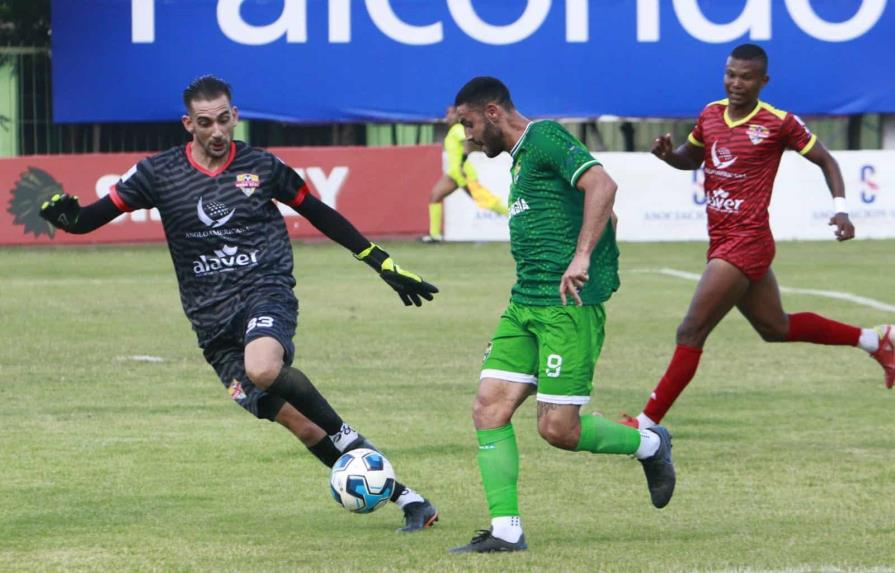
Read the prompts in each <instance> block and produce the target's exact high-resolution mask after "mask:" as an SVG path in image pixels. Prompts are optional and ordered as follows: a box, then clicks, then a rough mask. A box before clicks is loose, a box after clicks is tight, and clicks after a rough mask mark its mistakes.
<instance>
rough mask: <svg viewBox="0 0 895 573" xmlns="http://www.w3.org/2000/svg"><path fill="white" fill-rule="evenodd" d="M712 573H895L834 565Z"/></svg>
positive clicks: (888, 570)
mask: <svg viewBox="0 0 895 573" xmlns="http://www.w3.org/2000/svg"><path fill="white" fill-rule="evenodd" d="M711 573H895V569H893V568H892V567H869V568H864V567H836V566H834V565H817V566H814V565H812V566H808V565H801V566H798V567H792V568H786V569H751V568H735V569H719V570H713V571H712V572H711Z"/></svg>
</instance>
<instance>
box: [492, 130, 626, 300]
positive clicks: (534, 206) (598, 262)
mask: <svg viewBox="0 0 895 573" xmlns="http://www.w3.org/2000/svg"><path fill="white" fill-rule="evenodd" d="M510 154H511V155H512V156H513V167H512V169H511V175H512V179H513V182H512V185H511V186H510V197H509V204H510V251H511V252H512V254H513V259H515V261H516V284H515V285H514V286H513V290H512V296H511V297H510V300H512V301H513V302H515V303H518V304H523V305H531V306H551V305H559V304H562V302H561V301H560V298H559V283H560V280H561V279H562V275H563V273H564V272H565V271H566V269H567V268H568V266H569V263H570V262H572V257H573V256H574V255H575V248H576V246H577V244H578V234H579V233H580V231H581V223H582V216H583V214H584V193H582V192H581V191H579V190H578V189H577V188H576V187H575V185H576V184H577V182H578V178H579V177H581V175H582V174H583V173H584V172H585V171H587V170H588V169H589V168H590V167H592V166H594V165H600V162H599V161H597V160H596V159H594V158H593V157H592V156H591V154H590V152H589V151H588V150H587V148H586V147H584V145H582V143H581V142H580V141H578V140H577V139H575V138H574V137H573V136H572V134H570V133H569V132H568V131H566V130H565V128H563V127H562V126H561V125H559V124H558V123H556V122H555V121H534V122H532V123H530V124H528V127H527V128H525V132H524V133H523V134H522V137H521V138H519V141H518V142H516V145H515V146H514V147H513V150H512V151H511V152H510ZM589 275H590V280H589V281H587V283H585V285H584V287H583V288H582V289H581V291H580V293H579V294H580V296H581V301H582V302H583V303H584V304H599V303H602V302H603V301H605V300H607V299H608V298H609V297H610V296H611V295H612V293H613V292H615V291H616V290H617V289H618V285H619V279H618V246H617V245H616V243H615V232H614V231H613V229H612V225H611V224H608V223H607V225H606V229H605V230H604V231H603V234H602V236H601V237H600V240H599V242H598V243H597V246H596V247H595V248H594V250H593V253H592V254H591V257H590V270H589Z"/></svg>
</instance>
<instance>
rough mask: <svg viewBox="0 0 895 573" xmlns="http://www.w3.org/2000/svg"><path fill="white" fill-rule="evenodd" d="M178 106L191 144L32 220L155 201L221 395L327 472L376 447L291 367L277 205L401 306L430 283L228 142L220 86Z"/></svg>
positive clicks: (110, 214)
mask: <svg viewBox="0 0 895 573" xmlns="http://www.w3.org/2000/svg"><path fill="white" fill-rule="evenodd" d="M183 102H184V105H185V106H186V113H185V114H184V116H183V118H182V122H183V125H184V127H185V128H186V130H187V131H188V132H189V133H190V134H192V140H191V141H190V142H189V143H187V144H186V145H184V146H178V147H175V148H172V149H169V150H167V151H164V152H161V153H159V154H157V155H153V156H151V157H148V158H146V159H144V160H142V161H140V162H139V163H137V164H136V165H135V166H134V167H133V168H131V169H130V171H128V172H127V173H126V174H125V175H124V176H123V177H122V178H121V180H120V181H119V182H118V184H117V185H115V186H114V187H113V188H112V190H111V192H110V193H109V195H107V196H106V197H104V198H103V199H100V200H99V201H97V202H95V203H93V204H91V205H87V206H85V207H81V206H80V205H79V204H78V200H77V198H76V197H72V196H70V195H67V194H64V193H63V194H58V195H54V196H53V197H52V198H51V200H50V201H48V202H46V203H44V204H43V206H42V208H41V216H42V217H43V218H44V219H46V220H47V221H49V222H50V224H52V225H53V226H55V227H57V228H59V229H62V230H64V231H67V232H69V233H79V234H80V233H89V232H91V231H93V230H95V229H97V228H99V227H101V226H102V225H105V224H106V223H108V222H110V221H112V220H113V219H115V218H116V217H117V216H119V215H120V214H121V213H123V212H129V211H134V210H136V209H151V208H153V207H155V208H158V210H159V213H160V214H161V218H162V224H163V225H164V229H165V236H166V237H167V240H168V249H169V251H170V253H171V259H172V260H173V262H174V269H175V272H176V274H177V282H178V286H179V289H180V299H181V302H182V304H183V309H184V311H185V312H186V315H187V317H188V318H189V320H190V323H191V324H192V327H193V330H194V331H195V332H196V335H197V337H198V339H199V346H200V347H201V348H202V351H203V353H204V355H205V359H206V360H207V361H208V363H209V364H211V366H212V367H213V368H214V369H215V372H217V374H218V376H219V377H220V379H221V382H223V383H224V386H225V387H226V388H227V391H228V393H229V394H230V397H231V398H232V399H233V400H234V401H235V402H236V403H238V404H239V405H240V406H242V407H243V408H245V409H246V410H248V411H249V412H251V413H252V414H253V415H254V416H256V417H257V418H260V419H267V420H273V421H276V422H278V423H279V424H281V425H283V426H284V427H285V428H287V429H288V430H289V431H290V432H292V433H293V434H294V435H295V436H296V437H297V438H298V439H299V440H301V442H302V443H303V444H304V445H305V446H306V447H307V448H308V449H309V450H310V451H311V452H312V453H313V454H314V455H315V456H316V457H317V458H318V459H319V460H320V461H321V462H323V464H324V465H326V466H327V467H332V465H333V463H335V461H336V460H337V459H338V458H339V457H340V456H341V455H342V453H344V452H346V451H349V450H353V449H355V448H359V447H366V448H373V446H372V445H371V444H370V443H369V442H368V441H367V440H366V439H365V438H364V436H362V435H361V434H360V433H358V432H357V431H356V430H355V429H354V428H352V427H351V426H349V425H348V424H346V423H345V422H344V421H343V420H342V418H341V417H340V416H339V414H338V413H337V412H336V411H335V410H334V409H333V408H332V406H330V404H329V403H328V402H327V401H326V399H325V398H324V397H323V396H322V395H321V394H320V393H319V392H318V391H317V389H316V388H315V387H314V385H313V384H312V383H311V381H310V380H309V379H308V377H307V376H305V375H304V374H303V373H302V372H301V371H300V370H298V369H297V368H294V367H292V366H291V364H292V360H293V358H294V354H295V346H294V345H293V343H292V337H293V335H294V334H295V327H296V322H297V317H298V300H297V299H296V297H295V294H294V292H293V290H292V289H293V287H294V286H295V278H294V277H293V274H292V244H291V243H290V241H289V236H288V234H287V232H286V225H285V222H284V220H283V217H282V215H281V214H280V212H279V210H278V209H277V206H276V205H275V204H274V201H278V202H280V203H285V204H287V205H289V206H291V207H292V208H293V209H295V210H296V211H297V212H298V213H300V214H301V215H303V216H304V217H305V218H306V219H307V220H308V221H310V222H311V224H312V225H314V226H315V227H316V228H317V229H319V230H320V231H321V232H322V233H323V234H325V235H326V236H327V237H329V238H330V239H332V240H334V241H336V242H337V243H339V244H340V245H342V246H344V247H345V248H347V249H348V250H350V251H351V252H352V253H354V256H355V257H356V258H358V259H359V260H362V261H364V262H365V263H367V264H368V265H370V266H371V267H372V268H373V269H374V270H375V271H376V272H378V273H379V276H380V277H382V279H383V280H384V281H385V282H386V283H388V284H389V286H391V287H392V288H393V289H394V290H395V291H397V293H398V295H399V296H400V297H401V300H402V301H403V302H404V304H405V305H408V306H410V305H412V304H413V305H416V306H420V305H421V304H422V300H423V299H425V300H429V301H431V300H432V297H433V295H434V294H435V293H437V292H438V289H437V288H436V287H435V286H434V285H432V284H429V283H427V282H426V281H424V280H422V279H421V278H420V277H419V276H417V275H415V274H413V273H411V272H408V271H405V270H404V269H402V268H401V267H399V266H398V265H396V264H395V262H394V261H393V260H392V258H391V257H390V256H389V255H388V253H386V252H385V251H383V250H382V249H381V248H379V247H378V246H377V245H375V244H374V243H371V242H370V241H368V240H367V239H366V238H364V236H363V235H361V234H360V233H359V232H358V230H357V229H356V228H355V227H354V226H353V225H352V224H351V223H350V222H349V221H348V220H347V219H345V218H344V217H343V216H342V215H340V214H339V213H338V212H337V211H335V210H334V209H332V208H330V207H328V206H327V205H325V204H324V203H322V202H321V201H320V200H318V199H317V198H315V197H314V196H313V195H311V194H310V193H309V192H308V187H307V185H306V184H305V182H304V181H302V179H301V177H299V176H298V174H296V172H295V171H294V170H293V169H291V168H290V167H288V166H287V165H285V164H284V163H283V162H282V161H280V160H279V159H278V158H277V157H275V156H274V155H272V154H270V153H268V152H266V151H263V150H261V149H257V148H253V147H250V146H248V145H246V144H245V143H242V142H236V141H234V140H233V129H234V127H235V126H236V122H237V119H238V111H237V108H236V107H235V106H233V105H232V103H231V90H230V86H229V85H228V84H227V83H226V82H224V81H223V80H220V79H218V78H215V77H213V76H202V77H200V78H197V79H196V80H194V81H193V82H192V83H191V84H190V85H189V86H188V87H187V88H186V90H184V92H183ZM373 449H375V448H373ZM391 501H393V502H395V503H396V504H397V505H398V507H400V508H401V509H402V510H403V512H404V527H403V528H401V529H400V530H399V531H405V532H410V531H418V530H422V529H424V528H427V527H430V526H431V525H432V524H433V523H434V522H435V521H436V520H437V519H438V512H437V511H436V509H435V507H434V506H433V505H432V504H431V503H430V502H429V501H428V500H426V499H425V498H424V497H423V496H421V495H420V494H419V493H417V492H416V491H414V490H412V489H410V488H408V487H406V486H404V485H402V484H396V485H395V493H394V495H393V496H392V498H391Z"/></svg>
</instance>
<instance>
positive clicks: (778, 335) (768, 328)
mask: <svg viewBox="0 0 895 573" xmlns="http://www.w3.org/2000/svg"><path fill="white" fill-rule="evenodd" d="M752 326H753V327H754V328H755V331H756V332H758V335H759V336H761V339H762V340H764V341H765V342H784V341H785V340H786V335H787V333H788V332H789V325H788V323H785V322H784V323H773V324H772V323H766V324H753V325H752Z"/></svg>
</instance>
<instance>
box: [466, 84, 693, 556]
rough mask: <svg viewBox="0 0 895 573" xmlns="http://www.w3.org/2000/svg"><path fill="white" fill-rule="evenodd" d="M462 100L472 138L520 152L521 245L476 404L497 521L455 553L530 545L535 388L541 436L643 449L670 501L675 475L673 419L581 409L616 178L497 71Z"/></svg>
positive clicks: (515, 202)
mask: <svg viewBox="0 0 895 573" xmlns="http://www.w3.org/2000/svg"><path fill="white" fill-rule="evenodd" d="M455 104H456V106H457V113H458V115H459V118H460V123H462V124H463V126H464V128H465V129H466V137H467V138H468V139H469V140H471V141H472V142H473V143H475V144H477V145H480V146H481V148H482V150H483V151H484V152H485V154H486V155H487V156H488V157H496V156H497V155H499V154H500V153H502V152H504V151H507V152H509V153H510V154H511V155H512V157H513V166H512V173H511V174H512V185H511V187H510V197H509V203H510V250H511V252H512V254H513V258H514V259H515V261H516V284H515V285H514V286H513V289H512V294H511V296H510V302H509V305H508V306H507V309H506V310H505V311H504V313H503V315H502V316H501V317H500V322H499V323H498V325H497V329H496V331H495V333H494V337H493V338H492V340H491V344H490V345H489V349H488V352H487V353H486V355H485V360H484V363H483V364H482V372H481V380H480V383H479V389H478V393H477V395H476V398H475V404H474V406H473V420H474V422H475V427H476V434H477V437H478V442H479V451H478V463H479V469H480V471H481V475H482V483H483V485H484V488H485V497H486V498H487V501H488V509H489V511H490V513H491V527H490V529H487V530H482V531H480V532H478V533H477V534H476V535H475V537H473V539H472V541H470V542H469V543H468V544H466V545H462V546H460V547H456V548H454V549H452V550H451V552H454V553H487V552H495V551H522V550H525V549H527V547H528V546H527V544H526V541H525V536H524V535H523V532H522V524H521V520H520V518H519V504H518V494H517V488H516V482H517V479H518V476H519V454H518V451H517V448H516V437H515V434H514V433H513V426H512V423H511V418H512V416H513V413H514V412H515V411H516V409H517V408H518V407H519V406H520V405H521V404H522V402H524V401H525V399H526V398H527V397H528V396H529V395H531V394H533V393H535V392H536V393H537V401H538V432H539V433H540V435H541V437H543V438H544V439H545V440H547V442H548V443H549V444H551V445H552V446H555V447H557V448H560V449H564V450H571V451H576V452H580V451H587V452H593V453H600V454H628V455H633V456H635V457H636V458H637V459H638V460H640V462H641V464H642V465H643V470H644V473H645V474H646V480H647V486H648V489H649V492H650V498H651V499H652V503H653V505H655V506H656V507H660V508H661V507H665V505H667V504H668V502H669V501H670V500H671V496H672V494H673V492H674V484H675V473H674V466H673V465H672V462H671V436H670V435H669V434H668V432H667V431H666V430H665V428H662V427H661V426H654V427H652V428H650V429H649V430H647V431H638V430H635V429H634V428H630V427H627V426H623V425H621V424H618V423H615V422H612V421H610V420H607V419H606V418H602V417H599V416H581V414H580V410H581V406H582V405H584V404H586V403H588V402H589V401H590V394H591V390H592V378H593V372H594V366H595V365H596V362H597V357H598V356H599V354H600V349H601V347H602V345H603V337H604V329H603V326H604V323H605V320H606V313H605V310H604V309H603V302H604V301H606V300H607V299H608V298H609V297H610V296H611V295H612V293H613V292H614V291H615V290H616V289H618V285H619V280H618V247H617V246H616V243H615V231H614V229H613V226H612V225H611V224H610V217H611V214H612V204H613V201H614V198H615V190H616V185H615V182H613V180H612V178H611V177H609V175H608V174H607V173H606V171H605V170H604V169H603V167H602V166H601V165H600V163H599V162H598V161H597V160H596V159H594V158H593V157H592V156H591V155H590V153H589V152H588V151H587V148H585V147H584V145H582V144H581V143H580V142H579V141H578V140H577V139H575V138H574V137H572V135H571V134H570V133H569V132H568V131H566V130H565V129H564V128H563V127H562V126H560V125H559V124H558V123H556V122H554V121H534V122H532V121H529V120H528V119H526V118H525V117H524V116H523V115H522V114H520V113H519V112H518V111H517V110H516V108H515V107H514V106H513V102H512V101H511V99H510V93H509V90H507V88H506V86H504V85H503V83H501V82H500V81H499V80H497V79H494V78H488V77H478V78H474V79H472V80H470V81H469V82H468V83H467V84H466V85H465V86H463V88H462V89H461V90H460V92H459V93H458V94H457V97H456V101H455ZM567 302H569V303H572V302H574V304H569V305H567V304H566V303H567ZM559 501H560V500H557V502H559Z"/></svg>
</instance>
